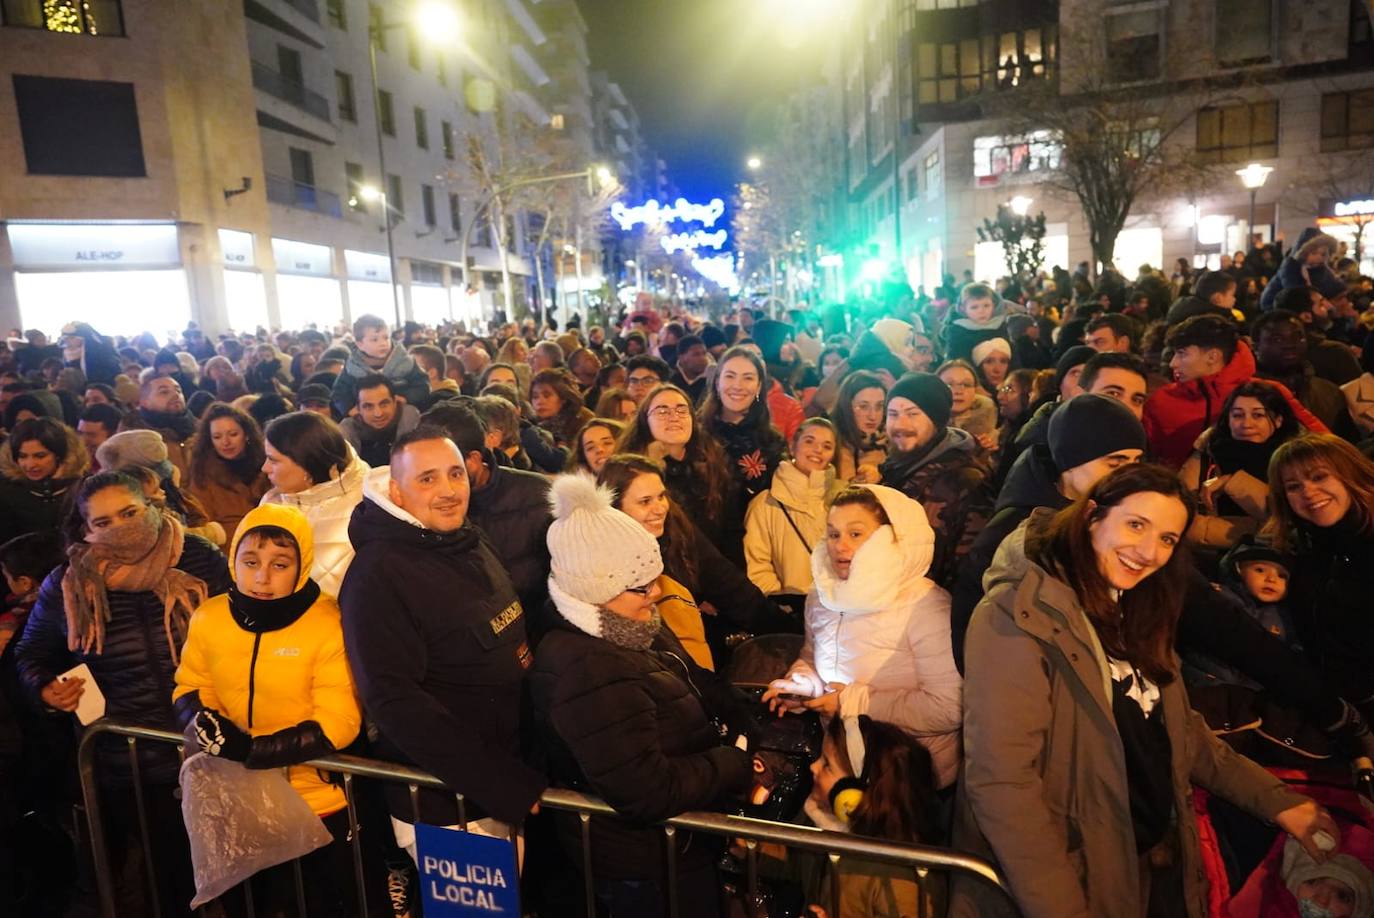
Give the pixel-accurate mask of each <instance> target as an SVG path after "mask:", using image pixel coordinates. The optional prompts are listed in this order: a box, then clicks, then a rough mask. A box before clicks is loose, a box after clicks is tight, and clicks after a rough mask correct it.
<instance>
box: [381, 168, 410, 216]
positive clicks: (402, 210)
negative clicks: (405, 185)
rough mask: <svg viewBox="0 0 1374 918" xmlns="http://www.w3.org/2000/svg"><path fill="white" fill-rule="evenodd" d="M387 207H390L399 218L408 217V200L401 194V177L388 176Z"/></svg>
mask: <svg viewBox="0 0 1374 918" xmlns="http://www.w3.org/2000/svg"><path fill="white" fill-rule="evenodd" d="M386 205H387V207H390V208H391V210H392V211H393V212H395V213H396V215H397V216H401V217H404V216H405V215H406V199H405V195H404V194H402V193H401V177H400V176H399V175H388V176H387V177H386Z"/></svg>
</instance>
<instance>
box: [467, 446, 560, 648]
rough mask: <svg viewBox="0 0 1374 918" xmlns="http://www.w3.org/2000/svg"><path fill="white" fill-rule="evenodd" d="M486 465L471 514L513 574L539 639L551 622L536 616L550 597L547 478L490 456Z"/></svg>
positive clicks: (476, 490)
mask: <svg viewBox="0 0 1374 918" xmlns="http://www.w3.org/2000/svg"><path fill="white" fill-rule="evenodd" d="M487 468H488V469H490V470H491V478H490V479H488V480H487V483H486V485H485V486H484V487H481V488H476V489H474V490H473V492H472V497H471V498H470V503H469V504H468V518H469V519H471V520H472V521H473V522H474V523H476V524H477V528H479V529H481V530H482V534H483V535H484V536H486V537H487V542H488V543H489V544H490V545H491V549H492V551H493V552H494V553H495V554H496V560H498V561H500V562H501V566H502V567H504V568H505V569H506V573H507V574H509V575H510V580H511V584H512V585H514V587H515V592H516V595H518V596H519V597H520V605H522V606H524V608H525V610H526V613H527V615H528V616H529V618H530V619H534V620H532V621H528V624H527V627H528V628H529V630H530V631H531V633H532V634H533V636H534V637H535V639H536V640H537V639H538V636H539V635H540V634H542V633H543V632H544V631H545V630H547V628H548V623H546V622H542V621H539V620H538V619H539V618H540V617H541V615H542V611H543V609H544V604H545V602H546V601H547V600H548V598H549V586H548V576H549V546H548V543H547V542H546V541H545V538H544V537H545V536H546V535H547V534H548V531H549V523H551V522H553V514H552V513H551V512H550V510H549V479H548V478H546V477H544V476H543V475H540V474H538V473H537V472H523V471H521V470H519V469H512V468H508V467H505V466H500V465H497V464H496V462H495V461H494V460H492V459H491V458H490V457H488V460H487ZM541 626H542V627H541Z"/></svg>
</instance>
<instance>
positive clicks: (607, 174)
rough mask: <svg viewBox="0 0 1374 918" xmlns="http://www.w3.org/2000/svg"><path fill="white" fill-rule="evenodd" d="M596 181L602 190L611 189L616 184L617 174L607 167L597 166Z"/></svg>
mask: <svg viewBox="0 0 1374 918" xmlns="http://www.w3.org/2000/svg"><path fill="white" fill-rule="evenodd" d="M596 181H597V184H599V185H600V186H601V187H602V188H610V187H611V186H612V185H614V184H615V173H614V172H612V171H611V170H610V169H609V168H608V167H606V166H597V167H596Z"/></svg>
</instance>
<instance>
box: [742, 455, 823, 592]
mask: <svg viewBox="0 0 1374 918" xmlns="http://www.w3.org/2000/svg"><path fill="white" fill-rule="evenodd" d="M840 487H842V485H840V484H839V483H838V482H836V480H835V470H834V469H833V468H829V469H826V470H825V471H823V472H812V473H811V474H810V475H806V474H803V473H802V471H801V469H799V468H797V467H796V466H795V465H793V464H792V461H791V460H784V461H782V462H779V463H778V468H777V471H775V472H774V473H773V484H772V485H770V486H769V488H768V490H767V491H764V492H763V493H761V494H757V495H755V496H754V499H753V500H751V501H750V502H749V509H748V510H747V511H746V512H745V514H744V560H745V564H746V565H747V568H748V572H749V579H750V580H752V581H753V582H754V586H756V587H758V588H759V589H760V590H762V591H763V592H764V593H767V594H773V593H799V594H803V595H805V594H806V593H809V592H811V549H813V548H815V546H817V545H819V544H820V543H821V542H824V541H825V512H826V511H825V505H826V502H827V501H828V500H829V499H830V498H831V497H833V496H834V495H835V492H836V491H838V490H839V489H840ZM789 516H790V517H791V518H792V522H791V523H789V522H788V517H789ZM793 523H795V524H796V528H795V529H794V528H793V527H792V524H793ZM798 531H800V533H801V534H800V535H798ZM803 538H805V539H806V542H805V543H803V542H802V539H803Z"/></svg>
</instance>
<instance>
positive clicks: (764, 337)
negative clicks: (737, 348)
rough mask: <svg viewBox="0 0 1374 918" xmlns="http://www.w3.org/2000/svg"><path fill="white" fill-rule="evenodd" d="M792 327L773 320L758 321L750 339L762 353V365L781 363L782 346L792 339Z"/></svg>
mask: <svg viewBox="0 0 1374 918" xmlns="http://www.w3.org/2000/svg"><path fill="white" fill-rule="evenodd" d="M792 331H793V329H792V326H790V325H788V324H787V323H786V322H779V321H777V320H775V319H759V320H758V321H757V322H755V323H754V330H753V332H752V333H750V337H751V338H753V339H754V343H755V344H757V345H758V346H759V350H761V351H763V361H764V363H781V362H782V357H781V354H782V346H783V345H784V344H786V343H787V341H788V339H789V338H791V337H792Z"/></svg>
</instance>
